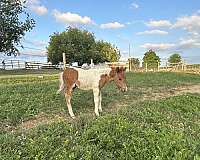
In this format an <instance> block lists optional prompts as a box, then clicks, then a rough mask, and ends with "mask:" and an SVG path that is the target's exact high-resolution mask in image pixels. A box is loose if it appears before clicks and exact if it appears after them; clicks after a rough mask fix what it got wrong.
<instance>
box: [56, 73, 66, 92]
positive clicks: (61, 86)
mask: <svg viewBox="0 0 200 160" xmlns="http://www.w3.org/2000/svg"><path fill="white" fill-rule="evenodd" d="M59 81H60V86H59V89H58V90H57V92H56V93H57V94H59V93H60V92H61V91H63V90H64V88H65V84H64V80H63V72H61V73H60V74H59Z"/></svg>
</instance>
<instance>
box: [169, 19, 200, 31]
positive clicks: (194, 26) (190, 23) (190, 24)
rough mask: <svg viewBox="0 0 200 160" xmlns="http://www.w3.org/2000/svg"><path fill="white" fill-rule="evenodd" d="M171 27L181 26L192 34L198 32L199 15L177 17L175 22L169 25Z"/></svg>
mask: <svg viewBox="0 0 200 160" xmlns="http://www.w3.org/2000/svg"><path fill="white" fill-rule="evenodd" d="M171 28H172V29H176V28H181V29H184V30H187V31H188V32H189V33H191V34H193V35H199V34H200V16H199V15H192V16H183V17H179V18H177V21H176V23H175V24H174V25H173V26H172V27H171Z"/></svg>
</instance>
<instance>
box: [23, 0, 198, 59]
mask: <svg viewBox="0 0 200 160" xmlns="http://www.w3.org/2000/svg"><path fill="white" fill-rule="evenodd" d="M25 5H26V7H27V12H28V13H30V17H32V18H33V19H35V21H36V26H35V28H34V29H33V30H31V31H30V32H29V33H27V34H26V36H25V37H24V38H23V39H22V44H23V45H24V47H25V49H23V50H20V52H21V57H22V56H23V55H32V56H35V55H37V56H38V59H37V60H42V61H45V60H46V58H44V56H45V54H46V46H47V45H48V42H49V36H50V35H52V34H53V33H54V32H62V31H64V30H65V29H66V28H67V27H68V26H74V27H78V28H80V29H86V30H88V31H90V32H93V33H94V35H95V37H96V40H105V41H108V42H110V43H112V44H113V45H115V46H117V47H118V48H119V49H120V51H121V59H122V60H123V59H126V58H128V56H129V54H128V46H129V44H130V48H131V53H130V55H131V57H136V58H140V59H142V57H143V55H144V53H145V52H146V51H147V50H149V49H153V50H155V51H156V53H157V54H158V55H159V56H160V57H161V60H163V61H165V60H166V59H167V58H168V57H169V56H170V55H171V54H172V53H175V52H178V53H180V54H181V55H182V57H183V58H184V59H185V60H186V62H188V63H200V52H199V51H200V1H199V0H190V1H189V0H186V1H183V0H174V1H172V0H168V1H166V0H165V1H164V0H109V1H108V0H98V1H97V0H76V1H75V0H27V2H26V4H25ZM42 56H43V58H41V57H42ZM29 58H30V57H29Z"/></svg>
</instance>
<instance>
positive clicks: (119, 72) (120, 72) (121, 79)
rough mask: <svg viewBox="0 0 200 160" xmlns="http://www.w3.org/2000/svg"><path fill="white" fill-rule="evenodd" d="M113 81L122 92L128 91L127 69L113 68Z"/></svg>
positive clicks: (111, 73) (111, 74)
mask: <svg viewBox="0 0 200 160" xmlns="http://www.w3.org/2000/svg"><path fill="white" fill-rule="evenodd" d="M111 69H112V70H111V72H110V76H111V80H113V81H114V82H115V84H116V86H117V87H118V88H119V89H120V90H121V91H122V92H125V91H127V85H126V76H125V71H126V67H111Z"/></svg>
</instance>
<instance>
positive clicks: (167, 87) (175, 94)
mask: <svg viewBox="0 0 200 160" xmlns="http://www.w3.org/2000/svg"><path fill="white" fill-rule="evenodd" d="M40 76H43V78H41V77H40ZM127 84H128V91H127V92H125V93H121V92H120V91H118V90H117V89H116V88H115V86H114V85H113V84H111V85H107V86H106V87H105V88H104V89H103V90H102V109H103V113H102V114H101V116H100V117H98V118H96V117H95V115H94V103H93V95H92V91H91V92H90V91H89V92H88V91H81V90H78V89H77V90H75V92H74V93H73V94H74V96H73V100H72V106H73V111H74V113H75V115H76V117H77V118H76V119H75V120H72V119H71V118H70V117H69V114H68V111H67V106H66V103H65V99H64V96H63V95H61V94H56V91H57V89H58V71H54V72H50V71H48V72H46V73H44V72H39V73H37V72H36V73H35V72H34V73H33V72H31V71H28V72H27V71H26V72H25V73H24V72H15V73H14V74H13V73H12V72H11V71H9V72H6V71H4V72H1V71H0V153H1V154H0V159H2V160H4V159H5V160H8V159H88V160H90V159H95V160H98V159H120V160H121V159H139V160H140V159H169V160H171V159H176V160H184V159H194V160H198V159H200V94H199V93H200V76H199V75H194V74H184V73H164V72H163V73H161V72H160V73H127Z"/></svg>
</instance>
